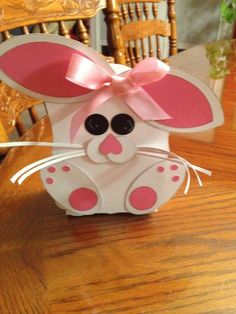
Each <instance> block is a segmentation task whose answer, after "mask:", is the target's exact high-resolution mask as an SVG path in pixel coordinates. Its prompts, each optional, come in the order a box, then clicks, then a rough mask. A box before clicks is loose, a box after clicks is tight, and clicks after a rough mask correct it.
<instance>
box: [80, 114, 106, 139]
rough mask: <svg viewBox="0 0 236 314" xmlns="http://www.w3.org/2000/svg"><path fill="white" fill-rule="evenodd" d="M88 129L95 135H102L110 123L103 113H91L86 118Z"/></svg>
mask: <svg viewBox="0 0 236 314" xmlns="http://www.w3.org/2000/svg"><path fill="white" fill-rule="evenodd" d="M84 125H85V128H86V130H87V131H88V132H89V133H91V134H93V135H101V134H103V133H105V132H106V130H107V129H108V126H109V123H108V121H107V119H106V118H105V117H104V116H102V115H101V114H97V113H95V114H91V115H90V116H88V117H87V119H86V120H85V123H84Z"/></svg>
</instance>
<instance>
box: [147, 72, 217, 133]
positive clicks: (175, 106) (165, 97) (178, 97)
mask: <svg viewBox="0 0 236 314" xmlns="http://www.w3.org/2000/svg"><path fill="white" fill-rule="evenodd" d="M143 88H144V89H145V91H146V92H147V93H148V94H149V95H150V96H151V97H152V98H154V100H155V101H156V102H157V103H158V104H159V105H160V106H161V107H162V108H163V109H164V110H165V111H166V112H167V113H168V114H169V115H170V116H171V117H172V119H168V120H162V121H150V122H149V123H151V124H152V125H154V126H156V127H158V128H161V129H164V130H167V131H176V132H196V131H204V130H206V129H210V128H213V127H216V126H218V125H221V124H222V123H223V113H222V109H221V105H220V103H219V100H218V99H217V97H216V95H215V94H214V93H213V91H212V90H211V89H210V88H209V87H208V86H207V85H206V84H205V83H204V82H202V81H200V80H199V79H197V78H195V77H192V76H190V75H188V74H186V73H183V72H181V71H177V70H172V71H171V72H170V74H168V75H166V76H165V77H164V78H163V79H162V80H160V81H158V82H156V83H152V84H149V85H146V86H144V87H143Z"/></svg>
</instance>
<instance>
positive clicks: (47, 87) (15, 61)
mask: <svg viewBox="0 0 236 314" xmlns="http://www.w3.org/2000/svg"><path fill="white" fill-rule="evenodd" d="M73 54H79V55H83V54H82V53H81V52H78V51H77V50H76V49H73V48H70V47H67V46H63V45H60V44H55V43H47V42H34V43H27V44H23V45H21V46H18V47H16V48H13V49H11V50H9V51H8V52H6V53H5V54H4V55H3V56H2V57H1V61H0V66H1V69H2V71H3V72H5V74H7V75H8V76H9V77H10V78H11V79H12V80H14V81H16V82H17V83H18V84H19V85H22V86H23V87H25V88H27V89H29V90H31V91H34V92H37V93H40V94H43V95H47V96H51V97H74V96H78V95H83V94H87V93H88V92H90V90H88V89H86V88H83V87H80V86H78V85H75V84H73V83H71V82H70V81H68V80H66V78H65V76H66V72H67V68H68V65H69V61H70V58H71V56H72V55H73Z"/></svg>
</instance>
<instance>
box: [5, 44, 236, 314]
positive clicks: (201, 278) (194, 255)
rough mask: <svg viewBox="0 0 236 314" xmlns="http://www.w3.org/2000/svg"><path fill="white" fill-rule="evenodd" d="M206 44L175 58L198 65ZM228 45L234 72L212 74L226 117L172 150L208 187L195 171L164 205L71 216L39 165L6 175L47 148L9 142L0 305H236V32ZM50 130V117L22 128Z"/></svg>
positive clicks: (78, 308) (171, 309) (228, 312)
mask: <svg viewBox="0 0 236 314" xmlns="http://www.w3.org/2000/svg"><path fill="white" fill-rule="evenodd" d="M204 47H205V46H199V47H196V48H193V49H191V50H190V51H186V52H184V53H183V54H182V56H181V55H179V56H176V59H175V58H174V59H173V60H172V63H173V66H174V67H176V66H178V64H179V65H180V66H181V62H182V61H181V60H183V58H184V59H185V61H191V62H187V64H189V67H190V72H194V68H195V69H196V73H197V75H200V74H199V66H200V63H203V61H204V58H205V52H204V53H203V51H205V50H204V49H205V48H206V47H205V48H204ZM230 47H232V52H231V54H230V55H228V57H227V58H228V61H227V62H226V63H227V66H228V68H229V70H230V73H229V74H228V75H227V76H226V77H225V79H224V82H222V79H221V80H216V81H221V83H223V84H221V86H222V87H223V91H222V104H223V108H224V113H225V124H224V126H221V127H219V128H217V129H216V130H214V131H211V132H209V133H204V134H203V135H202V134H197V135H195V136H194V137H192V138H189V137H183V136H181V137H180V136H173V137H172V138H171V147H172V151H174V152H175V153H177V154H179V155H181V156H183V157H184V158H186V159H188V160H190V161H191V162H192V163H193V164H197V165H200V166H202V167H205V168H207V169H211V170H212V171H213V176H212V177H209V178H208V177H206V176H204V180H203V181H204V187H203V188H199V187H198V185H197V182H196V181H195V180H193V182H192V184H191V188H190V192H189V194H188V195H187V196H185V195H184V194H183V190H181V191H179V192H178V193H177V195H176V196H175V197H174V198H173V199H172V200H171V201H169V202H168V203H167V204H165V205H164V206H162V207H161V209H160V211H159V212H158V213H154V214H152V215H147V216H133V215H128V214H127V215H125V214H123V215H122V214H120V215H95V216H89V217H88V216H87V217H82V218H78V217H77V218H76V217H67V216H66V215H65V214H64V212H63V211H62V210H60V209H58V208H57V207H56V206H55V204H54V201H53V200H52V199H51V197H50V196H49V195H48V194H47V192H46V191H45V190H44V188H43V186H42V184H41V182H40V179H39V174H35V175H33V176H32V177H30V178H29V179H28V180H27V181H26V182H25V183H24V184H23V185H21V186H17V185H13V184H11V183H10V181H9V180H10V177H11V176H12V175H13V174H14V173H15V172H16V171H17V170H19V169H20V168H22V167H23V166H24V165H26V164H29V163H30V162H33V161H35V160H37V159H38V158H43V157H46V156H48V155H49V154H50V149H49V148H44V149H42V148H36V147H31V148H16V149H12V150H11V151H10V153H9V155H8V156H7V158H6V159H5V161H4V163H3V164H2V166H1V171H0V178H1V182H0V193H1V196H0V239H1V242H0V245H1V246H0V289H1V294H0V313H2V314H5V313H11V314H18V313H20V314H31V313H33V314H35V313H39V314H42V313H43V314H44V313H85V314H87V313H89V314H90V313H91V314H92V313H101V314H105V313H107V314H110V313H129V314H132V313H134V314H137V313H148V314H153V313H161V314H167V313H171V314H172V313H173V314H176V313H178V314H182V313H183V314H194V313H199V314H200V313H201V314H203V313H205V314H222V313H224V314H233V313H236V161H235V155H236V54H235V42H234V43H233V42H231V43H230ZM199 49H200V50H199ZM233 49H234V51H233ZM189 58H191V59H189ZM205 61H206V60H205ZM205 61H204V62H205ZM190 65H191V66H190ZM208 65H209V63H208ZM186 70H187V69H186ZM200 72H201V71H200ZM208 73H209V66H207V67H204V69H203V71H202V74H204V75H205V79H206V78H208ZM213 85H214V84H213ZM216 85H217V84H216ZM50 139H51V131H50V126H49V122H48V120H47V119H45V120H42V121H41V122H40V123H38V124H37V125H36V126H35V127H34V128H33V130H32V131H30V132H28V133H27V135H26V136H25V137H24V140H41V141H42V140H44V141H49V140H50Z"/></svg>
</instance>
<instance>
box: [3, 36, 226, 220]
mask: <svg viewBox="0 0 236 314" xmlns="http://www.w3.org/2000/svg"><path fill="white" fill-rule="evenodd" d="M0 66H1V70H0V79H1V80H2V81H4V82H5V83H6V84H8V85H10V86H12V87H13V88H16V89H18V90H20V91H21V92H24V93H25V94H28V95H30V96H33V97H36V98H41V99H44V100H45V101H46V106H47V110H48V115H49V118H50V121H51V124H52V130H53V143H52V144H51V145H52V146H54V148H53V156H50V157H48V158H46V159H45V160H40V161H38V162H35V163H34V164H31V165H29V166H27V167H25V168H24V169H21V170H20V171H19V172H18V173H17V174H16V175H15V176H14V177H13V178H12V181H13V182H15V181H18V183H22V182H23V180H24V179H25V178H27V177H28V176H29V175H30V174H32V173H34V172H36V171H38V170H41V179H42V182H43V184H44V186H45V188H46V189H47V191H48V193H49V194H50V195H51V196H52V197H53V198H54V200H55V201H56V203H57V205H58V206H59V207H60V208H63V209H65V210H66V212H67V214H71V215H90V214H94V213H117V212H130V213H133V214H146V213H151V212H153V211H155V210H157V209H158V208H159V206H161V205H162V204H163V203H165V202H166V201H167V200H168V199H170V198H171V197H172V196H173V195H174V194H175V192H176V191H177V190H178V188H179V187H180V185H181V184H182V183H183V181H184V178H185V175H186V174H187V187H186V190H187V189H188V185H189V180H190V178H189V168H192V170H194V172H195V174H196V175H197V177H198V174H197V171H202V172H205V173H208V172H207V171H204V169H202V168H200V167H197V166H193V165H191V164H190V163H189V162H188V161H186V160H184V159H183V158H182V157H179V156H177V155H175V154H174V153H171V152H170V149H169V144H168V137H169V133H170V132H175V131H177V132H195V131H203V130H207V129H209V128H213V127H216V126H218V125H220V124H222V123H223V114H222V111H221V107H220V104H219V102H218V100H217V98H216V96H215V95H214V94H213V92H212V91H211V90H210V89H209V88H208V87H207V86H206V85H205V84H204V83H203V82H201V81H200V80H198V79H196V78H193V77H191V76H189V75H187V74H185V73H182V72H180V71H171V72H170V73H168V74H167V70H168V69H167V67H166V65H164V64H163V63H161V62H160V61H157V60H156V59H154V58H151V59H147V60H144V61H142V62H141V63H140V64H139V65H138V66H136V67H135V68H134V69H133V70H131V69H130V68H128V67H125V66H122V65H109V64H107V63H106V62H105V61H104V60H102V59H101V58H100V56H99V55H98V54H97V53H96V52H95V51H93V50H92V49H90V48H88V47H86V46H84V45H82V44H81V43H78V42H75V41H72V40H68V39H65V38H63V37H59V36H55V35H42V34H34V35H24V36H18V37H15V38H13V39H11V40H8V41H6V42H4V43H3V44H1V60H0ZM68 73H69V74H68ZM152 76H155V78H154V79H153V78H152ZM28 144H29V145H31V144H34V145H37V143H28ZM25 145H27V143H25ZM39 145H50V144H48V143H41V144H40V143H39ZM198 179H199V177H198ZM199 180H200V179H199Z"/></svg>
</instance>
